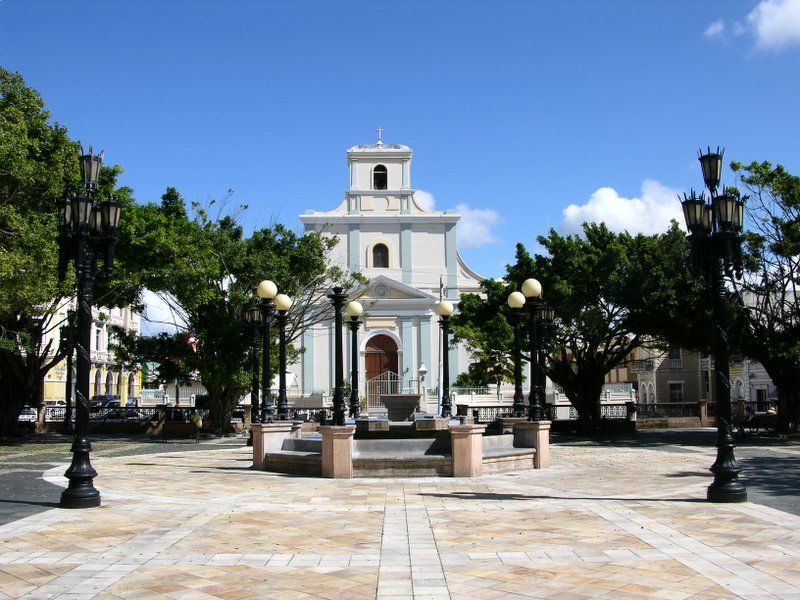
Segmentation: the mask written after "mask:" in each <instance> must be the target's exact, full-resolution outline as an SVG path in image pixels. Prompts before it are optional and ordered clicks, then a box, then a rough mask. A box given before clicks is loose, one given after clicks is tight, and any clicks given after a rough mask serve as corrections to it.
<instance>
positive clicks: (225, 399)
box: [203, 382, 242, 435]
mask: <svg viewBox="0 0 800 600" xmlns="http://www.w3.org/2000/svg"><path fill="white" fill-rule="evenodd" d="M203 385H205V387H206V389H207V390H208V395H209V398H210V405H211V414H210V417H211V420H212V421H213V422H214V425H215V429H216V431H217V433H218V435H224V434H226V433H232V432H233V431H234V428H233V425H231V418H232V416H233V410H234V409H235V408H236V406H237V405H238V403H239V398H240V397H241V396H242V390H241V389H240V387H239V386H228V385H218V384H207V383H205V382H204V383H203Z"/></svg>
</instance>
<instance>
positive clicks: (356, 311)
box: [345, 300, 364, 419]
mask: <svg viewBox="0 0 800 600" xmlns="http://www.w3.org/2000/svg"><path fill="white" fill-rule="evenodd" d="M345 312H346V313H347V316H348V317H350V321H349V322H348V324H347V325H348V327H350V416H351V417H352V418H354V419H357V418H358V417H359V415H361V405H360V404H359V402H358V327H359V325H361V321H360V320H359V319H358V317H360V316H361V315H362V314H364V307H363V306H361V303H360V302H356V301H355V300H353V301H352V302H348V303H347V307H346V308H345Z"/></svg>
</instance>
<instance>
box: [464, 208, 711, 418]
mask: <svg viewBox="0 0 800 600" xmlns="http://www.w3.org/2000/svg"><path fill="white" fill-rule="evenodd" d="M538 241H539V243H540V244H541V245H542V246H543V247H544V249H545V250H546V252H547V254H542V255H536V256H535V257H531V255H530V254H529V253H528V251H527V250H526V249H525V247H524V246H523V245H522V244H518V245H517V253H516V262H515V263H514V264H513V265H508V266H507V267H506V277H505V282H504V283H502V284H501V283H498V282H493V281H485V282H482V284H481V285H482V287H483V288H484V292H485V294H486V298H485V299H480V298H478V297H477V296H472V297H468V296H465V297H464V299H462V302H461V303H460V304H459V315H458V316H457V317H456V318H454V324H455V329H456V330H457V331H458V332H459V333H458V335H461V336H466V335H472V333H471V332H472V331H473V330H478V331H480V332H482V335H483V336H484V337H485V338H489V339H492V344H494V345H496V346H498V347H505V348H511V345H512V343H513V338H512V329H511V326H510V325H508V323H506V326H505V327H498V326H497V325H492V326H491V327H485V326H484V322H487V323H488V322H490V320H491V317H490V315H497V316H498V317H500V316H502V317H503V318H508V315H509V312H508V309H507V308H506V305H505V301H506V298H507V296H508V294H509V293H510V292H511V291H513V290H518V289H520V287H521V285H522V282H523V281H524V280H525V279H527V278H529V277H535V278H536V279H538V280H539V281H540V282H541V283H542V286H543V289H544V299H545V300H546V301H547V302H548V303H549V304H551V305H552V306H554V307H555V310H556V320H555V322H554V323H553V325H552V327H551V332H550V338H549V346H548V352H547V355H548V360H547V365H546V367H545V370H546V373H547V375H548V376H549V377H550V378H551V379H552V380H553V382H555V383H556V384H558V385H560V386H561V387H562V389H563V390H564V394H565V395H566V397H567V398H568V399H569V401H570V403H571V404H572V405H573V406H574V407H575V408H576V409H577V411H578V415H579V422H580V424H581V426H582V427H585V428H593V427H596V426H597V425H599V421H600V395H601V392H602V387H603V383H604V379H605V376H606V374H607V373H608V372H609V371H611V370H612V369H613V368H614V367H616V366H617V365H619V364H620V363H622V362H623V361H624V360H625V359H626V358H627V356H628V355H629V354H630V352H631V351H633V350H634V349H635V348H637V347H640V346H642V345H643V344H645V343H649V342H650V340H651V339H653V338H656V339H658V338H661V339H663V338H664V336H665V335H666V334H667V333H669V332H672V331H674V329H676V327H677V326H678V325H677V324H678V323H682V322H685V323H686V329H685V334H681V335H679V336H673V339H676V338H678V339H680V338H682V336H683V335H685V336H686V339H687V340H688V339H693V338H692V337H691V336H692V335H693V334H694V332H696V325H695V323H696V322H697V318H696V316H694V314H693V313H690V312H689V311H687V310H686V308H685V307H686V306H687V305H689V304H695V299H696V298H697V297H699V290H700V289H701V285H702V283H701V282H700V281H699V280H698V279H697V278H696V277H695V276H694V275H693V274H692V273H691V271H690V270H689V268H688V266H687V257H688V244H687V242H686V239H685V236H684V234H683V233H682V232H681V231H680V230H679V229H678V227H677V224H673V226H672V227H671V228H670V230H669V231H667V232H666V233H663V234H659V235H652V236H646V235H641V234H640V235H636V236H632V235H630V234H628V233H614V232H612V231H610V230H609V229H608V228H607V227H606V226H605V225H604V224H585V225H584V227H583V235H582V236H578V235H568V236H562V235H560V234H558V233H557V232H556V231H554V230H551V231H550V232H549V234H548V235H547V236H540V237H539V238H538ZM656 307H657V309H656ZM509 322H510V321H509ZM478 339H481V338H478Z"/></svg>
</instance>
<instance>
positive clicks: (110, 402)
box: [89, 394, 119, 410]
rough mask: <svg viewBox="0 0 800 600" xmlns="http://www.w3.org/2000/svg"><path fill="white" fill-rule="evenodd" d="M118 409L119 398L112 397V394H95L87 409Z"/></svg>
mask: <svg viewBox="0 0 800 600" xmlns="http://www.w3.org/2000/svg"><path fill="white" fill-rule="evenodd" d="M118 407H119V396H114V395H113V394H97V395H96V396H92V399H91V400H90V401H89V408H91V409H93V410H97V409H100V408H118Z"/></svg>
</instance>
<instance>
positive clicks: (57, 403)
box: [44, 400, 67, 408]
mask: <svg viewBox="0 0 800 600" xmlns="http://www.w3.org/2000/svg"><path fill="white" fill-rule="evenodd" d="M44 403H45V405H46V406H47V408H66V406H67V401H66V400H45V401H44Z"/></svg>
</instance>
